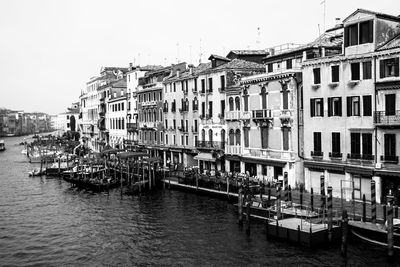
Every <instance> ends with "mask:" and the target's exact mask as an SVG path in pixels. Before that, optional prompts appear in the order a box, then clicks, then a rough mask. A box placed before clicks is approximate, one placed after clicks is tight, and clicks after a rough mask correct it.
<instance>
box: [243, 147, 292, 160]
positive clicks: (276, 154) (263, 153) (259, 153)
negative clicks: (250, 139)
mask: <svg viewBox="0 0 400 267" xmlns="http://www.w3.org/2000/svg"><path fill="white" fill-rule="evenodd" d="M242 155H243V156H252V157H257V158H267V159H280V160H293V159H294V157H295V153H293V152H291V151H283V150H276V149H270V148H243V149H242Z"/></svg>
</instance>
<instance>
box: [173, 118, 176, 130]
mask: <svg viewBox="0 0 400 267" xmlns="http://www.w3.org/2000/svg"><path fill="white" fill-rule="evenodd" d="M172 124H173V126H174V130H175V129H176V120H175V119H173V120H172Z"/></svg>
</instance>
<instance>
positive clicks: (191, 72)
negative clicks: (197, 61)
mask: <svg viewBox="0 0 400 267" xmlns="http://www.w3.org/2000/svg"><path fill="white" fill-rule="evenodd" d="M188 67H189V74H190V75H193V68H194V66H193V65H192V64H189V66H188Z"/></svg>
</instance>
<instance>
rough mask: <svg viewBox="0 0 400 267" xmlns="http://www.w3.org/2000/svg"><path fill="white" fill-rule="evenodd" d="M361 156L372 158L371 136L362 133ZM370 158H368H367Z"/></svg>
mask: <svg viewBox="0 0 400 267" xmlns="http://www.w3.org/2000/svg"><path fill="white" fill-rule="evenodd" d="M362 154H363V158H365V159H366V158H371V156H372V134H371V133H363V134H362ZM368 156H370V157H368Z"/></svg>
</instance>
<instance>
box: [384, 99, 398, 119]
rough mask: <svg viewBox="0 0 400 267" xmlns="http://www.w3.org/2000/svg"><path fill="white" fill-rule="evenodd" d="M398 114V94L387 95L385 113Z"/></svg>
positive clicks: (389, 114)
mask: <svg viewBox="0 0 400 267" xmlns="http://www.w3.org/2000/svg"><path fill="white" fill-rule="evenodd" d="M395 114H396V94H386V95H385V115H386V116H391V115H395Z"/></svg>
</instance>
